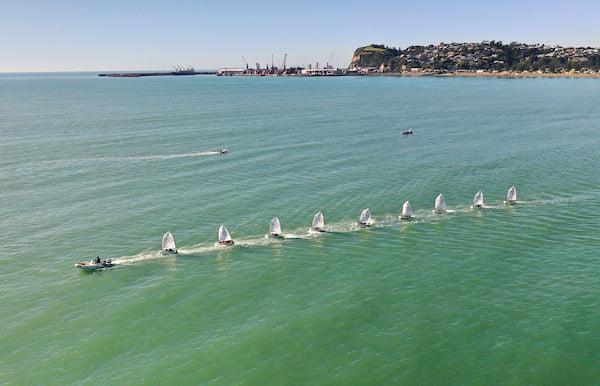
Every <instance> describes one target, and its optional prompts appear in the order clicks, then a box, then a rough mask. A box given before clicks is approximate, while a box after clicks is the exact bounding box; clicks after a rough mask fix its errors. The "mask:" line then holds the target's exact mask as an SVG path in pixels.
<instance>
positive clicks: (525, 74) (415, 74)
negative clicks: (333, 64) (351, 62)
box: [368, 71, 600, 79]
mask: <svg viewBox="0 0 600 386" xmlns="http://www.w3.org/2000/svg"><path fill="white" fill-rule="evenodd" d="M368 75H370V76H400V77H402V76H406V77H423V76H430V77H439V78H504V79H517V78H600V73H589V74H581V73H568V72H558V73H543V72H542V73H537V72H446V73H434V72H408V71H404V72H384V73H372V74H368Z"/></svg>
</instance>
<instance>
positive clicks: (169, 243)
mask: <svg viewBox="0 0 600 386" xmlns="http://www.w3.org/2000/svg"><path fill="white" fill-rule="evenodd" d="M162 250H163V251H169V252H174V251H176V250H177V247H176V246H175V238H174V237H173V235H172V234H171V232H167V233H165V234H164V235H163V238H162Z"/></svg>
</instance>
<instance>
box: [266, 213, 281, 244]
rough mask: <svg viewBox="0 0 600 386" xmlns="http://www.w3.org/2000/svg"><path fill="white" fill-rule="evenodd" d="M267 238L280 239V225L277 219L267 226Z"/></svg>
mask: <svg viewBox="0 0 600 386" xmlns="http://www.w3.org/2000/svg"><path fill="white" fill-rule="evenodd" d="M269 237H272V238H277V239H281V238H283V234H282V233H281V223H280V222H279V218H277V217H275V218H274V219H273V220H271V223H270V224H269Z"/></svg>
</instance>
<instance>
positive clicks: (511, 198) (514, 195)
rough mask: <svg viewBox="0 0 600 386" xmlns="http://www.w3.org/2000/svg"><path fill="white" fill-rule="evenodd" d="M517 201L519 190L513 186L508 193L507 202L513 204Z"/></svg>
mask: <svg viewBox="0 0 600 386" xmlns="http://www.w3.org/2000/svg"><path fill="white" fill-rule="evenodd" d="M516 201H517V188H515V187H514V186H511V187H510V189H508V192H507V193H506V202H507V203H509V204H512V203H514V202H516Z"/></svg>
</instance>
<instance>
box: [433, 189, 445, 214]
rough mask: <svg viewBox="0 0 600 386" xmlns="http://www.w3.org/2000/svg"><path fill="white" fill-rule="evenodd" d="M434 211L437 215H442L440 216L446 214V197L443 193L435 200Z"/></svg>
mask: <svg viewBox="0 0 600 386" xmlns="http://www.w3.org/2000/svg"><path fill="white" fill-rule="evenodd" d="M434 211H435V213H440V214H441V213H445V212H446V200H445V199H444V196H443V195H442V193H440V194H439V195H438V196H437V197H436V198H435V207H434Z"/></svg>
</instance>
